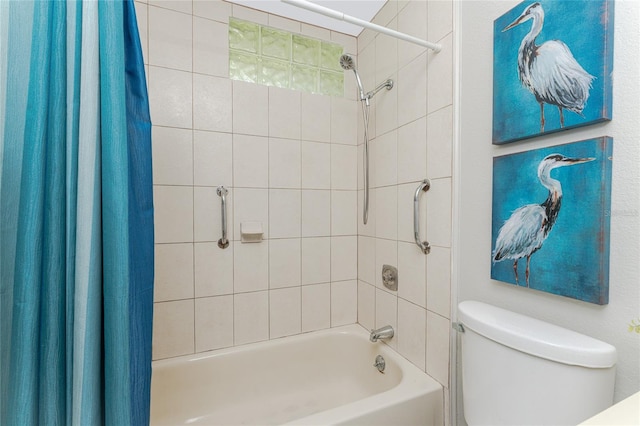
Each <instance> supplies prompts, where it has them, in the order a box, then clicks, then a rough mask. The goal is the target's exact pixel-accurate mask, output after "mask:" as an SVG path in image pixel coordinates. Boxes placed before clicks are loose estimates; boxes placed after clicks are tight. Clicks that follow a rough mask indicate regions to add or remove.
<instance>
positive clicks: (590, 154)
mask: <svg viewBox="0 0 640 426" xmlns="http://www.w3.org/2000/svg"><path fill="white" fill-rule="evenodd" d="M612 153H613V141H612V139H611V138H609V137H602V138H597V139H591V140H586V141H581V142H573V143H569V144H565V145H558V146H554V147H551V148H542V149H535V150H531V151H526V152H521V153H518V154H510V155H504V156H500V157H495V158H494V159H493V202H492V209H493V218H492V252H491V278H493V279H495V280H498V281H502V282H506V283H510V284H515V285H517V286H522V287H529V288H531V289H535V290H540V291H545V292H549V293H554V294H558V295H561V296H566V297H571V298H573V299H578V300H583V301H586V302H591V303H596V304H599V305H603V304H606V303H608V301H609V226H610V225H609V219H610V214H609V211H610V206H611V162H612Z"/></svg>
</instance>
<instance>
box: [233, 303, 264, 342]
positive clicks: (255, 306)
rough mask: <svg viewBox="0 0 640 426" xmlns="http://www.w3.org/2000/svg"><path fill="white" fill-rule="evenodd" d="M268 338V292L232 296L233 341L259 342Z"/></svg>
mask: <svg viewBox="0 0 640 426" xmlns="http://www.w3.org/2000/svg"><path fill="white" fill-rule="evenodd" d="M268 339H269V292H268V291H257V292H253V293H242V294H235V295H234V296H233V343H234V344H235V345H242V344H245V343H252V342H259V341H261V340H268Z"/></svg>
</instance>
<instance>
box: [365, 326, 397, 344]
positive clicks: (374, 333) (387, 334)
mask: <svg viewBox="0 0 640 426" xmlns="http://www.w3.org/2000/svg"><path fill="white" fill-rule="evenodd" d="M392 337H393V327H391V326H390V325H385V326H384V327H381V328H378V329H377V330H371V334H370V335H369V340H370V341H372V342H377V341H378V340H380V339H391V338H392Z"/></svg>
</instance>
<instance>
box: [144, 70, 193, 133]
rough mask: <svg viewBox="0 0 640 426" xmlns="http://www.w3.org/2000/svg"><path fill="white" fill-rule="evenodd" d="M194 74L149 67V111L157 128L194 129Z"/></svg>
mask: <svg viewBox="0 0 640 426" xmlns="http://www.w3.org/2000/svg"><path fill="white" fill-rule="evenodd" d="M191 76H192V74H191V73H189V72H185V71H178V70H174V69H168V68H161V67H155V66H150V67H149V77H148V78H149V109H150V110H151V117H152V120H153V124H154V125H156V126H168V127H179V128H184V129H191V128H192V111H193V99H192V87H193V85H192V77H191Z"/></svg>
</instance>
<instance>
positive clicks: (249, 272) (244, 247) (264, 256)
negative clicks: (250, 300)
mask: <svg viewBox="0 0 640 426" xmlns="http://www.w3.org/2000/svg"><path fill="white" fill-rule="evenodd" d="M268 288H269V242H268V241H264V242H262V243H246V244H243V243H236V244H234V246H233V291H234V293H245V292H249V291H258V290H266V289H268Z"/></svg>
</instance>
